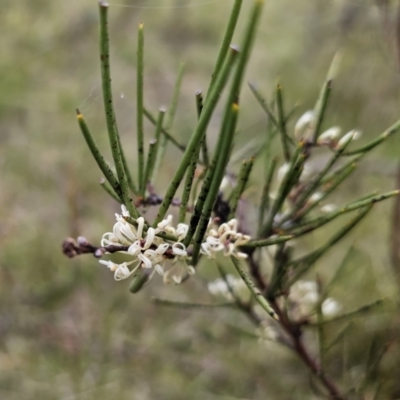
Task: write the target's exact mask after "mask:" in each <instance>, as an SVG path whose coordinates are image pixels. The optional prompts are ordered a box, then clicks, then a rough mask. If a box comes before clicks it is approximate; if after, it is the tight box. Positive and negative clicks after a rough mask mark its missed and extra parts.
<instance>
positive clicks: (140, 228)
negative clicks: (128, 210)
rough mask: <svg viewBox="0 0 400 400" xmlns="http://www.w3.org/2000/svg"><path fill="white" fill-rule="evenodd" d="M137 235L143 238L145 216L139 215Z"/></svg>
mask: <svg viewBox="0 0 400 400" xmlns="http://www.w3.org/2000/svg"><path fill="white" fill-rule="evenodd" d="M136 221H137V224H138V227H137V237H138V239H141V238H142V234H143V227H144V218H143V217H139V218H138V219H137V220H136Z"/></svg>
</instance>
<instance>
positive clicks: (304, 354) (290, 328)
mask: <svg viewBox="0 0 400 400" xmlns="http://www.w3.org/2000/svg"><path fill="white" fill-rule="evenodd" d="M248 261H249V266H250V272H251V274H252V276H253V278H254V279H255V281H256V282H257V285H258V286H259V288H260V289H261V290H263V291H264V293H265V290H266V289H267V287H268V285H267V283H266V282H265V281H264V279H263V277H262V275H261V273H260V268H259V266H258V265H257V263H256V262H255V260H254V258H253V254H252V255H251V256H250V257H249V258H248ZM269 303H270V305H271V307H272V308H273V309H274V311H275V313H276V315H277V316H278V318H279V323H280V325H281V327H282V328H283V329H284V331H285V332H286V333H287V335H288V336H289V337H290V339H291V341H292V343H291V344H292V347H291V348H293V351H295V352H296V353H297V355H298V356H299V357H300V359H301V360H302V361H303V362H304V364H305V365H306V366H307V367H308V369H309V370H310V371H311V373H312V374H313V375H314V376H315V377H316V378H317V379H318V380H319V381H320V382H321V384H322V385H323V386H324V387H325V388H326V390H327V391H328V392H329V395H330V398H331V399H334V400H345V399H346V398H345V397H344V396H343V395H342V394H341V393H340V391H339V389H338V387H337V386H336V384H335V383H334V382H333V381H332V380H331V379H330V378H329V377H328V376H326V375H325V373H324V372H323V371H322V369H321V366H320V364H319V362H318V361H317V360H315V359H314V358H313V357H312V356H311V355H310V353H309V352H308V350H307V349H306V347H305V346H304V343H303V340H302V332H301V327H300V325H299V324H298V323H293V322H292V321H290V319H289V317H288V315H287V314H286V313H285V312H284V311H282V309H281V307H279V305H278V303H277V302H276V299H269Z"/></svg>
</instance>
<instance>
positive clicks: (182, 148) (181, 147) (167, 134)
mask: <svg viewBox="0 0 400 400" xmlns="http://www.w3.org/2000/svg"><path fill="white" fill-rule="evenodd" d="M164 113H165V110H164ZM143 114H144V116H145V117H146V118H147V119H148V120H149V121H150V122H151V123H152V124H153V125H154V126H155V127H157V120H156V118H154V116H153V115H152V114H151V112H150V111H148V110H147V108H143ZM161 133H162V134H163V135H164V136H165V137H166V138H167V139H168V140H169V141H170V142H171V143H173V144H174V145H175V146H176V148H177V149H179V150H180V151H185V150H186V147H185V146H184V145H183V144H181V143H179V142H178V141H177V140H176V139H175V138H174V137H173V136H172V135H171V133H170V132H169V131H168V130H167V129H165V128H164V127H161Z"/></svg>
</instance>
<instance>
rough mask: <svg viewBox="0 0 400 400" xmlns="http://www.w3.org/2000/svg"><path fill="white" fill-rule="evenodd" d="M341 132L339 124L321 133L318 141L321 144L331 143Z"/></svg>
mask: <svg viewBox="0 0 400 400" xmlns="http://www.w3.org/2000/svg"><path fill="white" fill-rule="evenodd" d="M341 133H342V130H341V129H340V128H339V127H338V126H333V127H332V128H329V129H328V130H326V131H325V132H323V133H321V135H319V137H318V139H317V143H318V144H320V145H321V144H330V143H331V142H332V141H333V140H335V139H337V138H338V137H339V135H340V134H341Z"/></svg>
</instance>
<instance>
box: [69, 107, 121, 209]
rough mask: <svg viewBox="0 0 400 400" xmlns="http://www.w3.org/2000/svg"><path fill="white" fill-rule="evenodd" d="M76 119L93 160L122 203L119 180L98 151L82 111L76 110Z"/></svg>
mask: <svg viewBox="0 0 400 400" xmlns="http://www.w3.org/2000/svg"><path fill="white" fill-rule="evenodd" d="M76 118H77V120H78V124H79V127H80V129H81V132H82V134H83V137H84V138H85V140H86V143H87V145H88V147H89V150H90V152H91V153H92V155H93V158H94V159H95V161H96V163H97V165H98V166H99V168H100V170H101V172H103V174H104V176H105V178H106V179H107V181H108V182H109V183H110V185H111V187H112V188H113V190H114V192H115V193H116V196H117V197H118V198H119V199H120V200H119V201H120V202H121V201H122V192H121V187H120V185H119V183H118V180H117V178H116V177H115V175H114V173H113V172H112V171H111V169H110V167H109V165H108V164H107V162H106V161H105V160H104V157H103V156H102V154H101V153H100V150H99V149H98V147H97V145H96V142H95V141H94V139H93V136H92V134H91V133H90V130H89V128H88V126H87V125H86V122H85V120H84V118H83V115H82V114H81V113H80V111H79V110H78V109H77V110H76Z"/></svg>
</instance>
